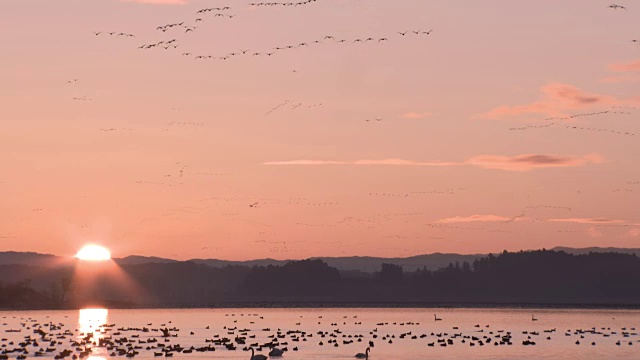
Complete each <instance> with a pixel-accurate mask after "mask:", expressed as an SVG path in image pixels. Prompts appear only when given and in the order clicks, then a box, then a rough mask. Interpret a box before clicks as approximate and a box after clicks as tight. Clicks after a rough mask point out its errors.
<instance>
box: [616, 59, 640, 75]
mask: <svg viewBox="0 0 640 360" xmlns="http://www.w3.org/2000/svg"><path fill="white" fill-rule="evenodd" d="M609 70H610V71H613V72H634V71H640V60H636V61H630V62H626V63H615V64H610V65H609Z"/></svg>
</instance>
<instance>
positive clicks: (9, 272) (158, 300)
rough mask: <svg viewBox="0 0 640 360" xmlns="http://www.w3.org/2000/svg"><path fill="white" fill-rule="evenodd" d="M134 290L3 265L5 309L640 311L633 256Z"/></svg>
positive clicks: (228, 271)
mask: <svg viewBox="0 0 640 360" xmlns="http://www.w3.org/2000/svg"><path fill="white" fill-rule="evenodd" d="M120 269H121V270H122V272H123V273H124V274H125V276H126V278H128V279H129V280H130V281H131V283H133V284H136V286H137V289H138V290H136V291H133V290H132V289H131V288H130V287H124V286H122V283H121V280H119V278H116V277H112V276H110V275H109V274H108V273H100V274H97V275H96V276H95V278H94V279H92V281H91V285H90V286H88V285H86V284H80V283H78V282H77V281H76V279H75V276H76V275H75V273H74V271H75V268H74V265H69V264H66V265H55V264H45V265H0V308H5V309H7V308H10V309H11V308H13V309H15V308H42V309H44V308H46V309H57V308H76V307H81V306H86V305H89V304H91V305H95V304H99V305H102V306H108V307H112V308H114V307H123V308H129V307H223V306H229V307H232V306H267V307H268V306H274V307H276V306H465V305H468V306H483V305H487V306H577V307H580V306H619V307H638V306H640V258H638V257H637V256H636V255H633V254H621V253H588V254H583V255H573V254H569V253H566V252H563V251H548V250H538V251H526V252H517V253H512V252H507V251H505V252H503V253H501V254H498V255H491V254H490V255H488V256H486V257H482V258H479V259H476V260H475V261H473V262H471V263H469V262H462V263H451V264H449V266H447V267H444V268H441V269H438V270H433V271H432V270H428V269H426V268H419V269H415V270H414V271H406V270H403V268H402V267H401V266H399V265H396V264H391V263H385V264H383V265H382V266H381V268H380V269H379V271H376V272H373V273H366V272H360V271H339V270H338V269H336V268H333V267H330V266H329V265H327V264H326V263H325V262H323V261H321V260H302V261H291V262H288V263H286V264H285V265H282V266H271V265H270V266H253V267H248V266H237V265H234V266H225V267H220V268H217V267H210V266H206V265H203V264H198V263H195V262H191V261H185V262H172V263H146V264H134V265H121V266H120Z"/></svg>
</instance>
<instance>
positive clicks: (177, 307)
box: [0, 302, 640, 311]
mask: <svg viewBox="0 0 640 360" xmlns="http://www.w3.org/2000/svg"><path fill="white" fill-rule="evenodd" d="M92 307H98V308H108V309H111V310H170V309H175V310H189V309H193V310H198V309H201V310H209V309H354V308H361V309H523V310H524V309H539V310H640V304H595V303H594V304H568V303H567V304H548V303H546V304H545V303H293V302H292V303H287V302H279V303H223V304H209V305H179V304H176V305H166V306H161V305H140V306H131V305H129V306H127V305H122V304H109V303H103V304H91V305H87V306H82V307H11V308H1V307H0V311H72V310H80V309H83V308H92Z"/></svg>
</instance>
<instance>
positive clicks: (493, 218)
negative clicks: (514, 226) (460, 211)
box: [436, 215, 513, 224]
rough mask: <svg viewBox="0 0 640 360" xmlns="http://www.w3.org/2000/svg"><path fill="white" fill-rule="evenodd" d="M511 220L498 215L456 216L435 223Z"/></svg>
mask: <svg viewBox="0 0 640 360" xmlns="http://www.w3.org/2000/svg"><path fill="white" fill-rule="evenodd" d="M512 219H513V218H508V217H505V216H499V215H471V216H456V217H452V218H446V219H440V220H438V221H436V222H437V223H440V224H454V223H469V222H507V221H509V220H512Z"/></svg>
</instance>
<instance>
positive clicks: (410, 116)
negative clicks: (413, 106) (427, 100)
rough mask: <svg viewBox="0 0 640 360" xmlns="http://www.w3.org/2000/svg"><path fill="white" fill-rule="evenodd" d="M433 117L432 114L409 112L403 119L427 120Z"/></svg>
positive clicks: (403, 115)
mask: <svg viewBox="0 0 640 360" xmlns="http://www.w3.org/2000/svg"><path fill="white" fill-rule="evenodd" d="M431 116H433V113H430V112H422V113H418V112H408V113H405V114H402V118H403V119H426V118H428V117H431Z"/></svg>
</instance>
